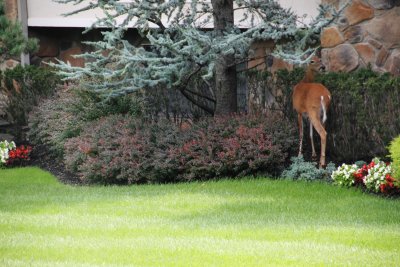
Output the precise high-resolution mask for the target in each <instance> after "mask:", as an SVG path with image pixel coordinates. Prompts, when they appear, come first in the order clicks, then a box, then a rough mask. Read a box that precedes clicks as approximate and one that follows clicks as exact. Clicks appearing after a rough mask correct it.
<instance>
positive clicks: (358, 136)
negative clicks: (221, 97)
mask: <svg viewBox="0 0 400 267" xmlns="http://www.w3.org/2000/svg"><path fill="white" fill-rule="evenodd" d="M303 75H304V70H303V69H300V68H295V69H294V70H293V71H287V70H281V71H278V72H277V73H276V75H274V76H273V75H259V76H258V78H257V79H253V80H254V81H253V80H250V82H251V83H255V84H256V83H258V84H259V85H258V86H260V85H265V84H266V86H264V88H265V90H268V91H269V94H272V95H274V97H275V100H276V101H277V107H275V108H277V109H279V110H281V111H282V112H283V114H285V116H286V117H287V118H289V119H290V120H291V121H292V123H293V124H296V119H297V118H296V113H295V112H294V110H293V108H292V99H291V98H292V95H291V93H292V90H293V87H294V85H295V84H296V83H297V82H298V81H299V80H300V79H301V78H302V77H303ZM260 81H261V82H260ZM317 82H321V83H322V84H323V85H325V86H326V87H327V88H328V89H329V90H330V92H331V94H332V102H331V106H330V109H329V110H328V120H327V124H326V129H327V132H328V139H327V155H328V157H329V159H330V160H332V161H334V162H354V161H355V160H364V161H367V160H369V159H371V158H374V157H376V156H378V157H381V158H383V157H385V156H386V155H387V154H388V151H387V145H388V144H389V142H390V141H391V140H392V139H393V138H394V137H396V136H398V134H399V132H400V78H399V77H392V76H390V75H389V74H379V73H375V72H373V71H372V70H371V69H361V70H357V71H355V72H352V73H326V74H320V75H319V76H318V77H317ZM251 86H253V85H252V84H250V87H251ZM264 88H263V89H264ZM314 138H315V140H317V142H319V140H318V138H316V137H314ZM304 140H305V142H309V138H304ZM316 145H317V147H318V143H317V144H316ZM304 148H305V149H306V153H305V154H306V155H308V154H311V151H310V148H311V146H310V145H309V144H307V145H305V146H304Z"/></svg>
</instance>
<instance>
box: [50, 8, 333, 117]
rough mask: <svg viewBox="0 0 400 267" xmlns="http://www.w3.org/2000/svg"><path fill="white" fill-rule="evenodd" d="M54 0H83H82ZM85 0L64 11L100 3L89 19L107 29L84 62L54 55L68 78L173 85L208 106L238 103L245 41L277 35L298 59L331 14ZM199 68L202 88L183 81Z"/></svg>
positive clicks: (109, 86) (105, 88) (126, 87)
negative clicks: (205, 89)
mask: <svg viewBox="0 0 400 267" xmlns="http://www.w3.org/2000/svg"><path fill="white" fill-rule="evenodd" d="M55 1H56V2H59V3H75V4H80V3H82V4H83V3H85V1H83V0H55ZM86 3H87V5H86V6H84V7H82V8H80V9H79V10H76V11H74V12H72V13H70V14H66V15H71V14H76V13H79V12H83V11H86V10H90V9H95V8H100V9H102V10H103V11H104V13H105V14H106V16H105V17H104V18H101V19H99V20H98V21H97V22H96V23H95V25H93V26H92V27H100V26H101V27H107V28H110V29H111V31H104V32H103V36H104V38H103V40H102V41H99V42H89V44H90V45H93V46H94V47H95V48H97V50H96V51H95V52H92V53H86V54H84V55H82V56H83V57H84V58H86V59H87V64H86V67H85V68H77V67H71V66H68V65H67V64H65V63H62V62H60V65H59V67H60V68H61V71H60V73H62V74H64V75H66V77H67V78H68V79H71V78H72V79H73V78H80V77H85V76H90V77H92V78H95V79H89V80H87V79H86V81H88V82H87V84H86V86H87V87H88V88H91V89H93V90H95V91H96V92H99V93H101V94H103V95H106V96H108V97H109V96H116V95H121V94H127V93H130V92H133V91H135V90H138V89H142V88H152V87H154V86H159V85H162V86H165V87H166V88H176V89H178V90H180V92H182V94H183V95H184V96H186V97H187V98H188V99H189V100H191V101H192V102H193V103H195V104H197V105H198V106H200V107H201V108H203V109H204V110H206V111H207V112H209V113H211V114H227V113H231V112H236V111H237V100H236V99H237V93H236V66H237V64H239V63H242V62H246V60H248V58H249V57H250V56H251V55H250V54H249V53H250V45H251V43H252V42H254V41H257V40H258V41H260V40H273V41H274V42H276V43H279V42H280V41H282V40H284V41H285V43H286V45H285V49H284V50H285V51H288V50H287V49H290V50H291V51H295V54H288V53H287V52H285V53H283V52H282V51H283V50H282V49H281V50H280V52H277V54H279V55H281V56H285V57H286V58H288V57H291V59H292V60H294V61H296V62H297V63H299V62H301V61H302V60H303V61H305V60H304V59H300V58H301V55H302V54H305V53H308V54H310V53H312V51H313V48H310V47H313V46H314V47H315V45H316V44H317V42H318V38H319V33H320V30H321V29H322V28H323V27H325V26H326V25H328V24H329V23H330V22H331V21H332V20H333V19H334V17H335V16H330V17H329V19H328V18H327V16H325V15H324V12H321V15H320V16H318V17H317V19H316V20H315V21H313V22H312V23H311V24H310V25H309V26H304V27H302V28H299V27H298V22H299V18H298V17H297V16H296V15H295V14H294V13H293V12H292V11H291V10H287V9H284V8H282V7H281V6H280V5H279V4H278V3H277V2H276V1H274V0H211V2H210V1H206V0H191V1H185V0H131V1H124V2H122V1H118V0H96V1H90V2H86ZM321 10H322V11H326V8H322V7H321ZM236 12H241V14H242V15H241V17H242V19H241V20H240V21H235V16H234V15H235V14H236ZM240 24H241V25H244V24H245V25H247V27H246V28H244V27H240ZM238 25H239V26H238ZM248 26H250V27H248ZM128 27H134V28H137V29H138V31H139V33H140V35H141V36H142V37H144V38H146V39H148V40H149V42H150V49H144V48H143V47H135V46H133V45H131V44H130V43H129V42H127V41H126V40H124V34H125V32H126V29H127V28H128ZM88 30H89V29H88ZM104 50H106V51H107V53H104ZM299 51H301V52H299ZM198 75H201V77H202V79H203V80H204V83H205V84H207V85H208V86H209V87H210V90H209V92H210V94H209V95H201V94H200V93H199V92H195V91H193V90H192V88H189V86H188V84H189V82H190V80H191V79H192V78H193V77H195V76H198ZM99 79H101V80H102V82H101V83H99V82H98V81H99ZM90 81H95V82H90ZM201 99H203V100H206V102H208V104H205V102H204V101H199V100H201Z"/></svg>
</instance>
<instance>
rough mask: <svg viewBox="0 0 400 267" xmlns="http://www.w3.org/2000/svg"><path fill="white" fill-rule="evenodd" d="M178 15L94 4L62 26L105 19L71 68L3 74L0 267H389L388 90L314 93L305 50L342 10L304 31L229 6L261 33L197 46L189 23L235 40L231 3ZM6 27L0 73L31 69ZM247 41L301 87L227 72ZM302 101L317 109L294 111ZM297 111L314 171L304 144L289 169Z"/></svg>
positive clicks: (364, 71) (395, 129) (288, 20)
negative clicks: (96, 12) (263, 44)
mask: <svg viewBox="0 0 400 267" xmlns="http://www.w3.org/2000/svg"><path fill="white" fill-rule="evenodd" d="M56 2H62V3H73V2H79V1H77V0H62V1H61V0H60V1H56ZM131 2H132V1H131ZM143 2H144V3H147V2H146V1H143ZM191 3H192V5H191V8H190V9H187V7H186V6H185V5H186V4H185V1H165V3H164V4H162V5H158V4H153V2H151V1H150V4H142V1H133V2H132V3H130V4H129V5H128V4H126V3H120V1H108V2H107V4H104V3H103V1H93V2H91V4H90V5H89V6H87V7H83V8H82V9H80V10H77V11H76V13H79V12H81V11H83V10H86V9H88V10H89V9H93V8H100V9H104V10H105V12H107V14H108V15H107V16H106V18H104V19H102V20H100V21H98V22H97V23H100V25H101V28H104V27H106V26H107V27H110V30H109V31H108V30H106V31H105V32H103V33H102V34H101V35H102V36H103V37H104V39H103V40H101V41H99V40H97V41H96V42H89V43H86V45H87V47H86V48H87V49H88V51H87V52H88V53H85V54H84V55H83V56H82V57H83V59H85V60H86V65H85V67H76V66H73V65H74V64H72V66H71V64H70V62H58V64H54V63H46V64H45V66H46V67H45V68H43V67H37V66H25V67H23V66H17V67H15V68H12V69H6V70H2V71H0V119H1V121H0V266H266V265H268V266H271V265H272V266H290V265H291V266H325V265H329V266H330V265H334V266H344V265H345V266H348V265H355V266H397V265H399V262H400V246H399V244H400V201H399V196H400V136H399V134H400V78H399V77H396V76H392V75H391V74H389V73H378V72H375V70H376V69H375V70H373V66H371V65H369V66H365V68H361V67H360V68H358V69H357V70H355V71H353V72H351V73H345V72H338V73H335V72H329V73H325V74H321V75H316V74H317V73H316V72H317V70H320V67H321V65H318V64H322V63H321V62H322V61H321V60H320V59H319V58H317V57H314V54H316V53H317V51H316V48H317V46H318V45H317V43H318V41H319V34H320V33H321V31H322V29H323V28H324V27H326V26H328V25H330V24H331V23H332V22H334V21H335V20H337V19H338V18H339V16H340V13H341V11H342V10H337V12H336V11H333V10H331V9H329V7H321V14H320V16H318V17H317V18H316V19H315V20H314V21H312V22H311V23H310V24H309V25H308V26H307V25H304V27H302V28H301V29H300V28H299V27H298V22H299V20H298V19H299V17H297V16H296V15H295V14H294V13H293V12H292V11H291V10H285V9H282V8H281V7H280V6H279V5H278V4H277V3H275V2H274V1H250V2H249V3H247V2H246V1H237V4H239V6H240V7H239V9H243V10H246V11H244V12H246V16H245V17H247V18H249V19H250V20H251V23H253V22H254V21H256V20H255V18H257V16H261V18H262V19H263V20H265V21H263V22H262V23H261V24H259V25H252V26H251V27H248V29H246V28H240V29H239V28H236V27H235V25H233V24H232V25H228V24H229V23H220V24H218V23H216V24H215V25H214V28H210V29H209V30H207V31H203V30H202V29H201V27H200V28H199V27H198V24H197V23H198V22H199V21H198V19H199V18H198V17H197V16H198V14H199V13H201V14H203V15H207V14H208V15H210V14H213V16H215V17H213V19H214V20H215V21H218V20H221V21H225V22H229V21H230V22H233V21H234V19H233V17H230V16H231V15H232V16H233V13H234V6H233V1H219V0H212V1H211V5H209V3H208V2H207V1H206V2H202V1H199V2H197V1H192V2H191ZM196 3H197V4H199V5H203V6H202V8H201V9H198V7H197V5H196ZM242 5H243V6H242ZM253 5H255V6H253ZM359 5H360V3H359V2H358V1H357V2H355V3H354V5H353V6H352V7H351V8H350V10H352V8H353V9H354V8H356V7H358V6H359ZM392 7H393V6H392ZM343 8H345V6H344V7H343ZM358 8H359V7H358ZM363 8H364V7H363ZM110 10H113V12H109V11H110ZM182 10H185V12H183V11H182ZM186 11H187V12H186ZM191 11H193V14H191ZM3 13H4V8H3V1H2V0H0V24H1V25H3V26H2V28H4V31H0V50H1V51H0V52H1V54H0V63H1V61H4V60H6V59H8V58H12V57H14V58H15V57H16V56H19V55H20V53H21V52H25V53H27V52H30V53H35V51H36V50H37V40H34V39H26V38H25V37H24V36H23V35H22V31H21V29H20V25H19V24H18V23H14V22H12V21H10V20H8V19H7V18H6V17H5V16H4V14H3ZM73 13H74V12H73ZM229 14H231V15H229ZM328 14H329V16H328ZM126 15H128V17H127V18H129V19H127V20H124V21H123V22H118V23H115V22H116V20H117V18H121V17H123V16H126ZM163 16H167V17H168V18H169V23H170V24H169V25H168V27H166V26H165V25H164V24H163V23H164V21H163V20H161V17H163ZM174 16H178V17H174ZM179 16H180V17H179ZM200 17H201V16H200ZM135 18H136V20H135ZM130 19H132V21H130ZM210 19H211V17H208V18H207V21H208V20H210ZM208 22H209V21H208ZM120 23H122V24H120ZM131 23H134V25H133V24H131ZM182 23H183V24H182ZM201 23H205V21H201ZM153 24H156V25H157V26H158V27H156V28H153V27H152V26H150V25H153ZM282 25H285V27H281V26H282ZM183 26H185V27H183ZM128 27H133V28H135V30H137V32H136V34H137V35H138V36H139V35H140V38H141V39H140V38H139V42H138V43H137V45H132V44H131V43H130V42H128V41H127V40H126V39H124V37H125V33H128V31H127V28H128ZM11 37H13V38H11ZM96 38H97V37H96ZM128 39H129V38H128ZM131 39H132V38H131ZM261 40H263V41H265V40H268V41H271V40H273V41H274V42H276V43H280V42H281V41H282V40H284V42H283V43H284V44H283V48H281V49H280V50H279V49H278V50H277V51H276V55H279V56H281V57H284V58H286V59H288V60H290V61H291V62H292V63H293V64H295V63H298V64H300V63H305V64H311V63H312V64H314V65H315V67H314V69H313V70H312V71H313V72H312V73H311V72H310V71H311V68H308V69H307V71H306V73H305V71H304V68H297V67H294V66H295V65H293V67H294V68H293V70H290V71H289V70H279V71H276V72H273V73H271V72H269V71H268V70H267V69H268V66H267V65H268V64H269V65H271V66H272V65H274V64H275V63H276V60H277V58H276V57H275V58H270V57H269V56H265V57H262V58H261V59H263V60H265V62H263V64H264V65H265V68H266V69H264V70H257V71H255V70H252V69H251V68H250V67H249V66H250V64H249V66H248V69H246V70H240V69H239V67H238V66H239V65H241V64H242V63H249V62H250V61H251V60H254V59H255V58H253V56H252V55H251V54H252V52H251V51H250V50H251V49H252V48H251V45H252V44H253V43H254V42H259V41H261ZM131 41H132V40H131ZM149 44H150V45H149ZM372 44H373V43H371V45H372ZM379 44H380V43H379V42H378V41H376V40H375V46H376V47H379ZM297 46H299V47H297ZM381 46H382V45H381ZM89 48H90V49H89ZM282 49H283V50H282ZM371 49H372V48H371ZM377 49H378V48H377ZM379 49H380V47H379ZM382 49H383V48H382ZM300 51H302V52H300ZM371 51H375V50H371ZM382 51H383V50H381V52H382ZM381 52H380V57H381V59H380V61H381V62H380V63H379V64H380V65H382V64H383V58H384V57H388V54H389V52H388V51H386V55H385V54H383V53H381ZM390 53H392V54H393V55H392V56H393V57H394V56H395V53H394V52H393V51H392V52H390ZM71 59H73V57H71ZM314 59H316V60H314ZM43 60H44V59H43ZM47 60H49V62H53V61H54V60H52V59H49V58H47ZM385 60H386V59H385ZM269 61H271V62H269ZM355 61H357V62H356V63H357V64H359V63H358V56H357V58H356V59H355ZM43 62H44V61H43ZM82 62H83V60H82ZM388 62H389V60H388ZM390 62H391V63H393V64H395V61H394V59H391V60H390ZM316 63H318V64H316ZM377 64H378V63H377ZM396 64H397V63H396ZM6 65H7V64H6ZM271 66H269V67H271ZM309 66H310V65H309ZM357 66H358V65H357ZM256 67H257V66H256ZM254 68H255V67H254ZM289 69H290V68H289ZM314 72H315V73H314ZM239 76H240V77H239ZM303 77H304V78H303ZM314 77H315V79H314ZM62 78H64V80H62ZM240 79H241V80H240ZM239 81H241V82H242V83H244V84H245V87H246V88H245V89H246V90H247V91H246V92H245V94H243V95H239V93H238V92H239V91H240V90H242V89H243V88H242V87H243V84H242V85H241V84H240V82H239ZM244 81H245V82H244ZM300 83H303V88H305V89H307V88H317V89H318V88H319V89H320V91H321V90H323V92H324V95H317V98H315V99H313V101H312V104H310V103H311V102H310V103H309V102H308V97H309V96H307V95H306V94H304V95H303V94H297V95H298V96H300V97H297V98H296V99H297V100H296V101H295V100H293V99H294V98H295V97H294V96H293V95H294V94H293V91H296V89H294V88H296V87H297V86H296V85H297V84H300ZM317 83H321V84H323V86H322V85H319V84H317ZM311 85H312V86H311ZM325 87H326V88H325ZM321 88H322V89H321ZM308 91H310V90H308ZM258 93H260V95H257V94H258ZM257 97H258V98H257ZM324 97H325V100H324ZM250 98H252V101H253V102H251V101H250V100H251V99H250ZM257 99H258V100H259V101H258V100H257ZM328 99H329V100H328ZM331 100H332V101H331ZM238 101H242V102H243V101H244V102H246V105H247V106H242V107H239V104H238V103H237V102H238ZM299 101H300V102H299ZM310 101H311V100H310ZM294 102H298V104H299V103H300V104H299V105H298V106H297V108H296V110H297V111H298V112H299V116H300V117H301V116H302V115H303V113H307V115H308V117H309V118H310V120H311V122H312V123H313V125H314V128H315V129H316V131H317V132H318V134H319V135H320V136H321V140H324V141H321V142H320V141H319V140H318V141H317V144H316V147H319V146H321V159H322V158H323V160H322V161H321V160H320V165H321V166H320V167H317V166H318V165H317V162H316V160H315V159H314V157H315V155H314V154H315V153H314V152H313V153H311V147H312V146H314V145H313V144H312V145H311V144H310V141H309V140H308V138H305V140H304V149H303V152H304V153H303V154H301V153H299V150H300V151H302V143H300V149H299V132H298V130H302V128H301V126H300V128H299V129H296V118H295V116H296V114H295V112H294V111H293V106H294V105H293V103H294ZM306 102H307V105H308V109H307V110H306V111H305V112H304V111H302V108H301V107H302V106H303V104H304V106H305V105H306ZM328 107H329V109H328ZM315 110H317V113H315V112H314V111H315ZM318 110H319V111H318ZM312 112H314V113H312ZM318 112H320V114H319V113H318ZM311 115H312V116H311ZM320 115H323V116H322V117H323V118H326V117H327V118H328V120H327V124H326V125H322V124H323V123H320V121H319V120H320V118H319V117H320ZM315 123H316V124H315ZM301 124H302V119H301V120H300V121H299V125H301ZM310 127H312V126H310ZM312 129H313V128H311V129H310V130H311V137H312ZM325 129H326V131H327V142H326V147H325V141H326V139H325V137H324V138H322V136H323V135H324V134H325V133H324V131H325ZM307 130H308V127H307ZM301 132H302V131H301ZM305 132H306V131H305ZM300 135H301V136H302V134H300ZM5 137H7V138H5ZM301 138H302V137H301ZM6 139H8V141H7V140H6ZM11 139H12V140H14V141H11ZM306 139H307V140H306ZM300 140H302V139H300ZM319 142H320V143H319ZM325 149H326V152H327V153H326V155H325V154H324V152H322V151H325ZM325 156H326V159H327V161H326V162H325ZM325 163H327V164H325Z"/></svg>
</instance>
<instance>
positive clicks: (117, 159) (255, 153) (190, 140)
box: [64, 115, 296, 184]
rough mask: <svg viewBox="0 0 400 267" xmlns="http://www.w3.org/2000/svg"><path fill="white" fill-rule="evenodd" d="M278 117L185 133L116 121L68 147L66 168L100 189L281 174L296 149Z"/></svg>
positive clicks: (211, 123)
mask: <svg viewBox="0 0 400 267" xmlns="http://www.w3.org/2000/svg"><path fill="white" fill-rule="evenodd" d="M289 125H290V124H289V123H288V122H287V121H284V120H282V118H281V117H278V116H275V115H269V116H259V117H250V116H246V115H235V116H226V117H218V118H209V119H204V120H201V121H199V122H197V123H195V124H193V125H192V127H190V128H189V129H185V130H181V129H179V127H177V126H176V125H174V124H172V123H171V122H169V121H167V120H165V121H158V122H152V123H151V122H147V121H143V120H141V119H135V118H132V117H130V116H123V115H112V116H108V117H105V118H102V119H100V120H98V121H94V122H92V123H90V124H88V125H86V127H85V128H84V129H83V131H82V132H81V134H80V135H79V136H77V137H74V138H71V139H69V140H68V141H67V142H66V144H65V156H64V159H65V164H66V166H67V168H68V169H69V170H70V171H73V172H77V173H78V174H79V175H80V177H81V178H82V180H84V181H86V182H96V183H102V184H112V183H117V184H130V183H160V182H161V183H165V182H179V181H193V180H207V179H212V178H217V177H227V176H229V177H237V176H245V175H250V174H257V173H268V174H271V175H277V174H279V173H280V172H281V171H282V170H283V168H284V166H285V163H286V162H287V159H288V158H289V156H290V154H291V152H293V151H292V148H293V147H295V143H296V141H295V138H294V137H293V136H295V130H294V129H293V128H292V127H290V126H289Z"/></svg>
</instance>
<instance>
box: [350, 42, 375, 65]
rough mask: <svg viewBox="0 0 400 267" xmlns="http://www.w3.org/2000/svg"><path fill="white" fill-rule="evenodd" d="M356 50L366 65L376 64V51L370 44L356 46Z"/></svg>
mask: <svg viewBox="0 0 400 267" xmlns="http://www.w3.org/2000/svg"><path fill="white" fill-rule="evenodd" d="M354 48H355V49H356V51H357V53H358V54H359V55H360V58H361V60H362V61H363V63H364V64H365V65H368V63H371V64H373V63H374V62H375V49H374V47H373V46H372V45H370V44H369V43H359V44H355V45H354Z"/></svg>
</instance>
